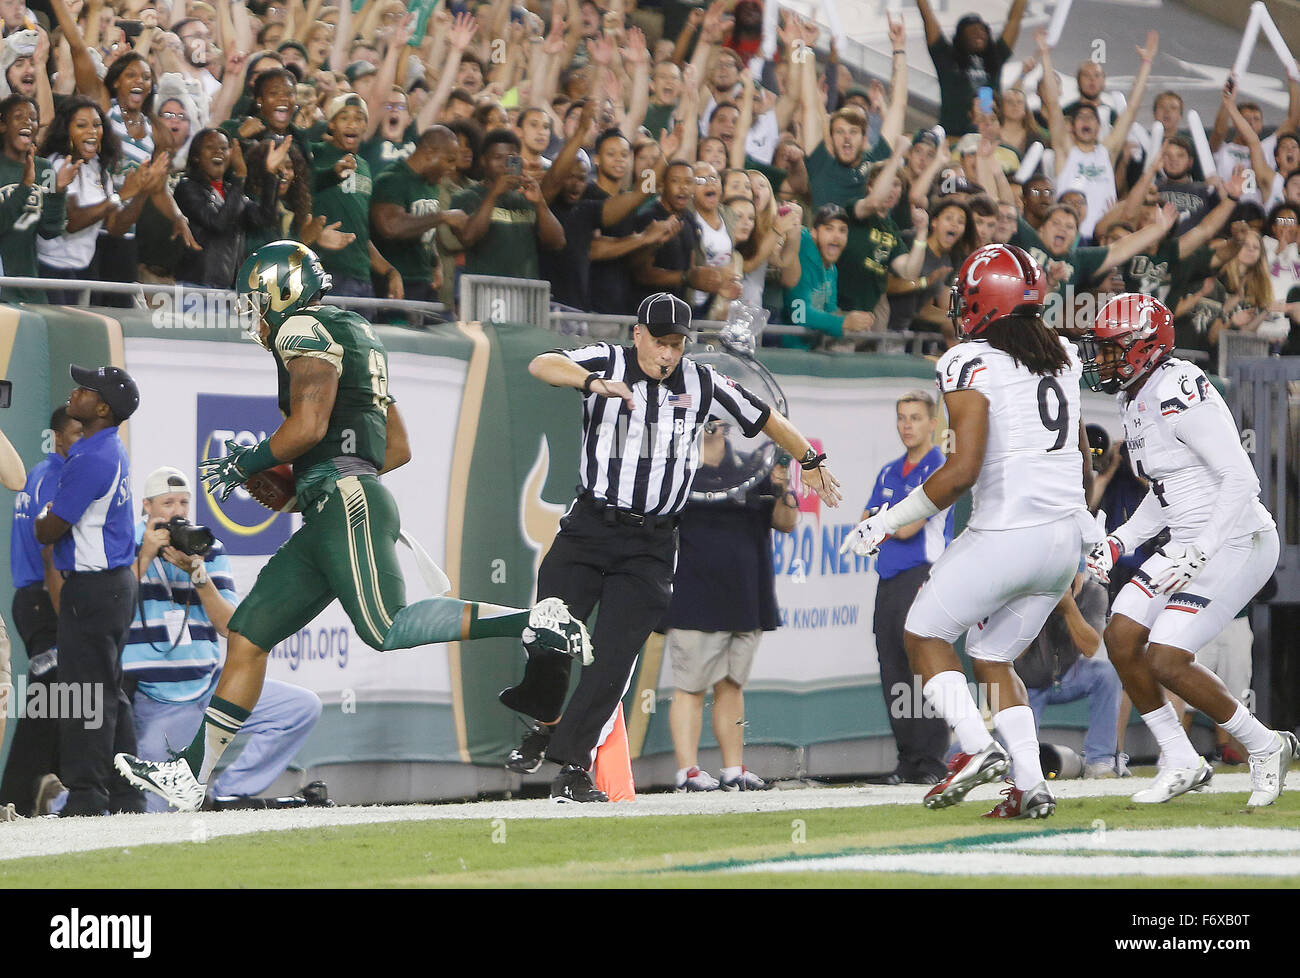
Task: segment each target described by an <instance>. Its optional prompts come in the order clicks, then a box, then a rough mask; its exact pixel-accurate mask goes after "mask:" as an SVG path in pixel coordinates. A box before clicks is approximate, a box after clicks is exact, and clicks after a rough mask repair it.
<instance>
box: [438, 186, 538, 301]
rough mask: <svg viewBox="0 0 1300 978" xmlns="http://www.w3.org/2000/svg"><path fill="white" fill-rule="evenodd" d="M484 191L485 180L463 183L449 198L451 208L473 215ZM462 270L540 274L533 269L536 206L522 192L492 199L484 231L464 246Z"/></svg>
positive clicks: (535, 258)
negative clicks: (461, 188)
mask: <svg viewBox="0 0 1300 978" xmlns="http://www.w3.org/2000/svg"><path fill="white" fill-rule="evenodd" d="M487 194H488V187H487V184H485V183H480V184H475V185H474V186H472V187H466V188H465V189H464V190H462V191H460V192H459V193H458V194H456V195H455V196H454V197H452V198H451V207H452V210H458V211H464V212H465V213H466V214H468V215H469V216H470V217H473V216H474V213H475V212H476V211H477V210H478V209H479V208H480V207H481V206H483V201H484V199H485V198H486V197H487ZM465 272H466V273H467V274H469V275H507V276H510V277H511V278H540V277H541V276H540V275H539V274H538V269H537V210H536V208H534V207H533V205H532V204H531V203H529V202H528V198H526V197H525V196H524V195H523V194H521V193H519V192H518V191H513V190H512V191H508V192H507V193H504V194H502V195H501V196H500V197H498V198H497V199H496V205H495V206H494V207H493V208H492V223H491V224H490V225H489V226H488V229H487V233H486V234H484V235H483V237H481V238H479V239H478V241H477V243H475V244H474V245H473V246H472V247H469V248H466V249H465Z"/></svg>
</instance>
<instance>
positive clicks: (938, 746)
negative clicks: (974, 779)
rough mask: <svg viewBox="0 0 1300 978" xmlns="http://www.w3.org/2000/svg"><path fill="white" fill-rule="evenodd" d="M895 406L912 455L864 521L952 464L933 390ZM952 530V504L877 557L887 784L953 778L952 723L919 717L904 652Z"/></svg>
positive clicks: (874, 498)
mask: <svg viewBox="0 0 1300 978" xmlns="http://www.w3.org/2000/svg"><path fill="white" fill-rule="evenodd" d="M895 407H896V408H897V413H898V419H897V420H898V437H899V440H901V441H902V443H903V447H904V448H905V449H907V451H906V452H905V453H904V454H903V455H902V456H901V457H899V458H896V459H894V460H893V461H892V462H890V463H888V464H887V465H886V466H885V467H884V468H883V469H881V470H880V474H879V475H877V476H876V484H875V486H873V487H872V490H871V498H870V499H869V500H867V507H866V510H865V511H864V516H863V518H864V519H865V518H866V514H869V513H871V512H873V511H874V510H876V509H878V508H880V507H881V506H882V505H884V504H885V503H890V504H893V503H896V502H898V501H899V500H901V499H906V498H907V496H908V493H910V492H911V491H912V490H913V489H915V488H916V487H917V486H919V485H920V484H921V483H922V482H924V481H925V480H926V479H928V478H930V475H931V474H932V473H933V472H934V471H935V469H938V468H939V467H941V466H942V465H943V463H944V456H943V452H941V451H940V450H939V448H938V447H937V446H936V445H935V444H934V441H933V439H934V430H935V427H936V426H937V425H938V421H939V415H938V410H939V409H938V405H937V404H936V402H935V399H934V398H933V397H932V396H931V395H930V394H929V393H927V392H926V391H923V390H913V391H908V392H907V393H906V394H904V395H903V396H902V397H900V398H899V399H898V402H897V404H896V405H895ZM952 528H953V511H952V507H951V506H950V507H948V508H947V509H945V510H942V511H940V512H938V513H936V514H935V515H933V516H931V517H930V518H929V519H927V520H918V521H917V522H916V523H913V524H911V525H909V526H905V527H903V528H902V529H901V530H899V531H898V532H897V533H895V534H894V535H893V536H892V537H890V538H889V539H888V540H886V541H885V542H884V543H882V544H881V545H880V555H879V556H878V557H877V558H876V572H877V573H878V574H879V575H880V583H879V584H878V585H877V586H876V610H875V616H874V619H873V620H874V629H875V633H876V655H877V657H878V658H879V660H880V691H881V693H882V694H884V697H885V708H886V713H887V714H888V716H889V725H890V727H892V728H893V731H894V742H895V744H896V745H897V747H898V765H897V767H895V769H894V770H893V771H892V772H891V773H889V774H886V775H883V776H882V777H880V778H877V779H876V780H877V781H878V782H879V783H881V784H937V783H938V782H939V780H940V779H941V778H942V777H943V776H944V775H945V774H946V773H947V768H945V766H944V752H945V751H946V750H947V748H948V739H949V738H948V725H947V724H946V723H944V722H943V719H942V718H941V717H937V716H932V717H925V716H917V715H916V704H917V703H919V702H920V696H919V695H917V691H916V687H915V684H914V681H913V673H912V667H911V666H910V665H909V664H908V661H907V652H906V651H905V650H904V649H903V622H905V621H906V620H907V612H908V610H909V609H910V608H911V607H912V602H913V601H914V600H916V594H917V592H918V591H920V590H921V585H922V584H924V583H925V581H926V578H928V577H929V576H930V565H931V564H933V563H934V562H935V561H936V560H938V559H939V555H940V554H941V553H943V551H944V548H945V547H947V546H948V544H950V543H952ZM916 682H919V680H917V681H916Z"/></svg>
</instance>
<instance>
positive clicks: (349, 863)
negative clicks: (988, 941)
mask: <svg viewBox="0 0 1300 978" xmlns="http://www.w3.org/2000/svg"><path fill="white" fill-rule="evenodd" d="M1244 803H1245V798H1244V796H1242V795H1240V794H1236V793H1233V794H1217V795H1215V794H1206V795H1189V796H1186V797H1183V798H1179V799H1178V800H1177V801H1176V802H1175V803H1173V804H1169V805H1158V806H1138V805H1133V804H1131V803H1130V802H1129V801H1128V799H1127V798H1117V797H1109V798H1084V799H1077V800H1071V801H1070V802H1069V803H1068V804H1065V805H1062V806H1061V808H1060V810H1059V811H1058V814H1057V815H1056V816H1055V817H1053V818H1051V819H1048V820H1046V821H1043V822H1007V823H996V822H992V821H991V820H988V819H984V818H981V817H980V815H981V813H982V812H983V811H985V810H987V807H988V806H987V805H983V804H967V805H963V806H959V807H957V808H953V809H949V810H946V811H940V812H928V811H925V810H923V809H922V808H921V807H920V806H919V805H881V806H876V807H869V808H839V809H804V810H790V811H781V812H754V813H747V814H730V815H677V816H662V817H661V816H646V817H636V818H551V819H523V818H521V819H510V818H506V819H486V818H485V819H463V820H450V819H446V820H430V821H420V822H404V823H399V824H377V825H360V826H348V827H337V826H331V827H319V828H315V829H306V830H291V831H274V832H263V833H259V834H254V835H246V836H237V837H222V838H216V839H213V840H211V841H209V842H206V843H179V844H170V845H144V846H136V847H134V848H130V849H113V850H100V851H95V852H86V853H74V854H65V855H59V856H50V857H40V858H32V859H17V860H8V861H0V887H3V888H13V887H71V888H78V889H88V888H100V887H106V888H112V887H177V886H180V887H200V888H211V887H224V886H242V887H285V886H290V887H312V888H327V887H357V888H370V887H509V888H519V887H548V886H584V887H606V886H621V887H622V886H625V887H719V886H723V887H730V886H736V887H758V886H774V887H799V886H819V887H822V886H853V887H863V886H865V887H939V888H944V889H948V888H953V887H964V886H976V887H988V886H991V885H998V886H1008V885H1011V886H1029V887H1063V888H1070V889H1076V888H1081V887H1106V888H1111V887H1160V888H1165V889H1167V888H1170V887H1185V886H1186V887H1206V886H1212V887H1217V888H1223V887H1239V886H1244V887H1259V886H1269V887H1276V886H1287V887H1295V886H1296V885H1297V884H1298V883H1300V874H1296V875H1293V876H1289V877H1285V876H1284V877H1277V876H1272V877H1260V876H1251V875H1247V874H1245V873H1242V874H1240V875H1232V874H1222V873H1216V874H1215V875H1212V876H1197V875H1194V874H1188V875H1177V874H1176V873H1171V874H1168V875H1159V876H1141V875H1136V873H1135V874H1134V875H1131V876H1130V875H1123V876H1115V875H1111V876H1105V877H1089V876H1080V875H1068V876H1059V875H1055V874H1051V875H1048V874H1044V875H1026V876H1016V877H995V876H991V875H971V876H965V875H942V876H940V875H926V874H922V873H902V872H898V873H895V872H886V873H863V872H812V871H807V872H789V873H785V872H782V873H776V872H772V873H737V872H732V871H730V870H732V869H734V868H735V867H736V866H739V865H743V864H745V863H751V862H755V861H764V860H772V859H785V858H789V857H805V856H814V855H822V854H834V853H843V852H854V853H857V852H863V851H867V852H871V853H889V852H917V851H924V852H937V853H944V854H948V853H951V854H952V855H953V858H957V857H958V856H959V855H960V853H961V851H962V847H963V846H970V845H973V844H974V845H978V844H984V843H987V842H990V841H997V840H998V839H999V838H1002V837H1005V838H1006V839H1017V838H1022V839H1023V838H1030V839H1032V838H1034V837H1036V836H1039V835H1041V834H1045V833H1047V834H1051V833H1056V834H1061V833H1064V832H1073V833H1075V835H1073V836H1070V837H1069V838H1072V839H1075V840H1078V841H1079V842H1080V844H1086V843H1088V841H1089V839H1090V838H1096V836H1097V833H1099V832H1115V831H1117V830H1142V829H1171V828H1177V827H1192V826H1204V827H1224V828H1233V829H1240V828H1243V827H1244V828H1249V829H1252V830H1257V829H1272V830H1277V829H1288V830H1294V829H1296V828H1297V827H1300V818H1298V816H1300V794H1296V793H1288V794H1285V795H1283V796H1282V798H1281V799H1280V800H1279V801H1278V803H1277V804H1276V805H1274V806H1272V807H1270V808H1265V809H1259V810H1255V811H1248V810H1247V809H1246V808H1245V807H1244ZM175 817H179V818H183V817H185V816H180V815H178V816H175ZM3 831H4V830H3V828H0V842H2V841H3ZM1199 854H1200V853H1197V852H1194V851H1192V852H1176V853H1173V854H1172V855H1173V857H1174V858H1180V857H1190V856H1195V855H1199ZM1109 855H1111V856H1112V857H1113V856H1115V854H1114V853H1109ZM1135 855H1140V854H1135ZM1276 855H1277V854H1276V853H1263V852H1259V853H1250V852H1242V853H1236V854H1231V855H1230V856H1229V858H1233V859H1241V860H1260V859H1268V858H1270V856H1276ZM1288 855H1289V856H1290V857H1291V858H1295V857H1298V856H1300V846H1296V847H1294V848H1293V849H1292V850H1291V851H1290V852H1289V854H1288ZM1118 857H1119V858H1127V857H1126V856H1125V854H1123V853H1120V854H1119V856H1118ZM1256 864H1257V863H1256ZM1242 865H1245V864H1244V863H1243V864H1242Z"/></svg>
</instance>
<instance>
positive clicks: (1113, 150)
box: [1102, 31, 1210, 177]
mask: <svg viewBox="0 0 1300 978" xmlns="http://www.w3.org/2000/svg"><path fill="white" fill-rule="evenodd" d="M1159 43H1160V35H1159V34H1158V33H1157V32H1156V31H1147V42H1146V44H1145V45H1143V46H1141V47H1139V48H1138V49H1137V53H1138V57H1139V58H1141V59H1142V66H1141V67H1140V68H1138V73H1137V77H1136V78H1134V79H1133V87H1132V89H1130V90H1129V93H1128V105H1126V106H1125V107H1124V111H1123V112H1122V113H1121V114H1120V117H1119V120H1118V121H1117V122H1116V123H1115V125H1114V126H1112V127H1111V130H1110V132H1108V133H1107V134H1106V138H1105V139H1104V140H1102V145H1104V146H1105V147H1106V153H1107V154H1108V155H1109V156H1110V162H1111V165H1112V166H1114V165H1115V161H1116V160H1117V159H1118V158H1119V152H1120V150H1122V149H1123V148H1124V141H1125V140H1126V139H1128V131H1129V129H1130V128H1131V127H1132V126H1133V120H1134V119H1136V118H1137V111H1138V106H1140V105H1141V104H1142V97H1143V95H1144V94H1145V93H1146V90H1147V79H1148V78H1150V77H1151V62H1152V61H1154V60H1155V56H1156V49H1157V47H1158V46H1159ZM1209 175H1210V174H1208V173H1207V174H1206V176H1207V177H1208V176H1209Z"/></svg>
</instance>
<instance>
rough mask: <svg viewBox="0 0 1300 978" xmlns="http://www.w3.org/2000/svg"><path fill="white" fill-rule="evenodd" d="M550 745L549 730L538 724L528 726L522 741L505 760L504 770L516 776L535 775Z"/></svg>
mask: <svg viewBox="0 0 1300 978" xmlns="http://www.w3.org/2000/svg"><path fill="white" fill-rule="evenodd" d="M550 745H551V728H550V727H547V726H544V725H542V724H540V723H535V724H530V725H529V728H528V732H527V733H526V734H524V739H523V741H522V742H521V743H520V745H519V746H518V747H516V748H515V749H514V750H512V751H511V752H510V756H509V757H508V758H506V770H507V771H514V772H515V773H516V774H536V773H537V769H538V768H540V767H541V766H542V761H543V760H545V759H546V748H547V747H549V746H550Z"/></svg>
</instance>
